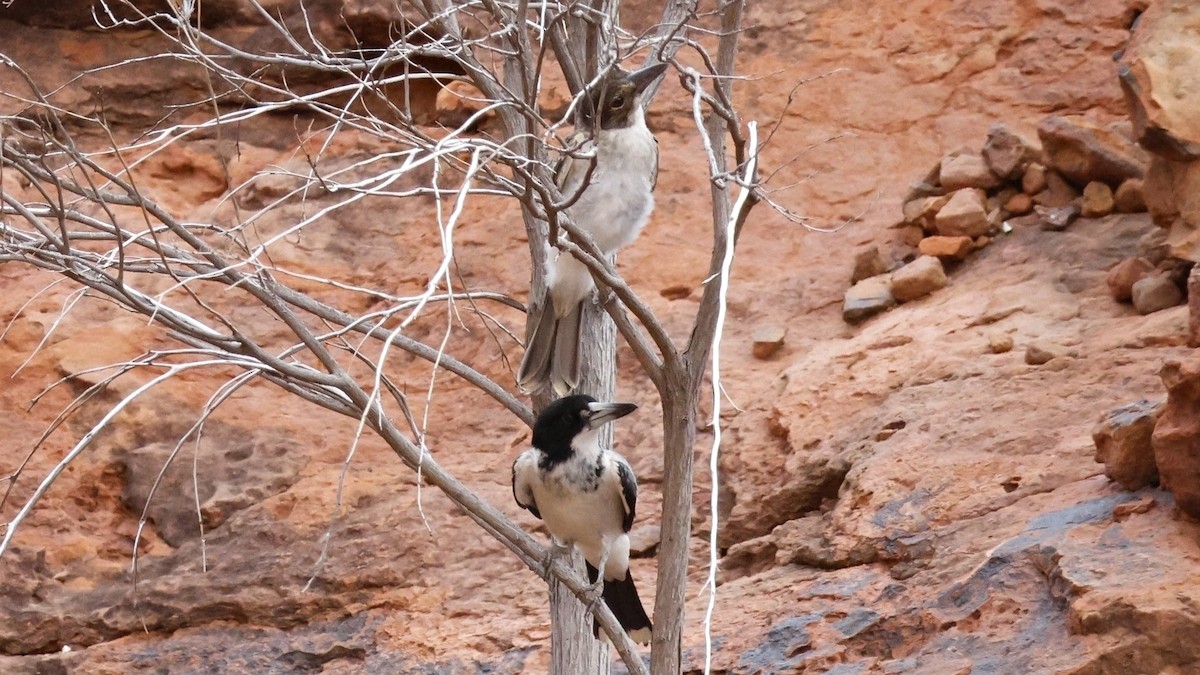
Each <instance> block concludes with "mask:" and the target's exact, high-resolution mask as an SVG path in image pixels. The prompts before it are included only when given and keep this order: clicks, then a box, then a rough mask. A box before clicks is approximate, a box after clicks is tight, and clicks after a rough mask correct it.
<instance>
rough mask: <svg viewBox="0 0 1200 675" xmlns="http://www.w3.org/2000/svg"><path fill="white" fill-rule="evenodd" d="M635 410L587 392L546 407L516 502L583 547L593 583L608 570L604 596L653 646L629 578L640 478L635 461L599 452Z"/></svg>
mask: <svg viewBox="0 0 1200 675" xmlns="http://www.w3.org/2000/svg"><path fill="white" fill-rule="evenodd" d="M636 409H637V406H636V405H634V404H632V403H599V402H597V401H596V399H594V398H592V397H591V396H585V395H576V396H568V397H566V398H561V399H559V400H557V401H555V402H553V403H551V404H550V405H548V406H546V408H545V409H544V410H542V412H541V414H539V415H538V417H537V421H536V422H535V423H534V425H533V447H532V448H530V449H529V450H526V451H525V452H523V453H521V455H520V456H519V457H517V461H515V462H513V497H515V498H516V500H517V504H519V505H520V506H522V507H523V508H526V509H528V510H529V512H530V513H532V514H533V515H534V516H536V517H538V518H541V519H542V520H544V521H545V522H546V528H547V529H549V530H550V534H551V535H553V536H554V538H555V539H556V540H558V541H559V542H562V543H563V544H567V545H569V544H574V545H575V546H577V547H579V550H580V551H581V552H582V553H583V558H584V560H585V561H586V562H587V571H588V578H589V580H590V581H591V582H592V583H596V581H597V578H598V570H600V569H603V570H604V587H603V590H602V591H601V597H602V598H603V599H604V602H605V603H606V604H607V605H608V607H609V609H611V610H612V612H613V614H614V615H615V616H616V617H617V621H618V622H620V624H621V627H622V628H624V629H625V632H627V633H629V637H630V638H632V639H633V640H634V641H635V642H640V643H642V644H646V643H648V642H650V637H651V628H650V617H648V616H646V610H645V608H644V607H642V601H641V599H640V598H638V592H637V587H636V586H635V585H634V583H633V575H632V574H630V573H629V528H630V527H632V526H633V515H634V507H636V506H637V479H636V478H634V475H633V469H631V468H630V466H629V462H627V461H625V458H624V457H621V456H620V455H618V454H617V453H615V452H613V451H612V450H608V449H606V448H602V447H600V441H599V438H598V436H599V434H600V427H601V426H603V425H605V424H607V423H609V422H611V421H613V420H615V419H617V418H620V417H624V416H625V415H628V414H629V413H631V412H633V411H634V410H636ZM597 630H598V629H597V628H596V626H595V625H593V631H597Z"/></svg>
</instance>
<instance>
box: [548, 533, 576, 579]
mask: <svg viewBox="0 0 1200 675" xmlns="http://www.w3.org/2000/svg"><path fill="white" fill-rule="evenodd" d="M570 551H571V545H570V544H563V543H559V541H558V540H551V542H550V545H549V546H547V547H546V557H545V558H543V559H542V569H543V572H544V573H545V576H547V577H549V576H550V568H551V567H553V566H554V561H555V560H557V559H558V557H559V556H561V555H565V554H567V553H570Z"/></svg>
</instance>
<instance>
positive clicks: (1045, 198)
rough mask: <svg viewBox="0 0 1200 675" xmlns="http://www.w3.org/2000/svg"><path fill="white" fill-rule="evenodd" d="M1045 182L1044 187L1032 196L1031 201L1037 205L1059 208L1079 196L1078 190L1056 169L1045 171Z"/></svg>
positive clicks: (1072, 201)
mask: <svg viewBox="0 0 1200 675" xmlns="http://www.w3.org/2000/svg"><path fill="white" fill-rule="evenodd" d="M1045 183H1046V187H1045V189H1043V190H1042V191H1041V192H1039V193H1037V194H1035V195H1034V196H1033V202H1034V203H1035V204H1037V205H1039V206H1047V207H1050V208H1059V207H1061V206H1067V205H1068V204H1072V203H1074V202H1075V200H1076V199H1077V198H1078V197H1079V192H1078V191H1077V190H1076V189H1075V188H1074V187H1072V186H1071V184H1070V183H1068V182H1067V181H1066V180H1065V179H1064V178H1063V177H1062V176H1060V175H1059V174H1058V172H1056V171H1046V175H1045Z"/></svg>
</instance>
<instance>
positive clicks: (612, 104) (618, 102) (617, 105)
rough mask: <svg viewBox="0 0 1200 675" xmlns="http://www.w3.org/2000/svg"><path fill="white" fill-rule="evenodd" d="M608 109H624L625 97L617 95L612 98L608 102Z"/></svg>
mask: <svg viewBox="0 0 1200 675" xmlns="http://www.w3.org/2000/svg"><path fill="white" fill-rule="evenodd" d="M608 107H609V108H611V109H613V110H619V109H621V108H624V107H625V97H624V96H621V95H620V94H617V95H616V96H614V97H612V100H611V101H609V102H608Z"/></svg>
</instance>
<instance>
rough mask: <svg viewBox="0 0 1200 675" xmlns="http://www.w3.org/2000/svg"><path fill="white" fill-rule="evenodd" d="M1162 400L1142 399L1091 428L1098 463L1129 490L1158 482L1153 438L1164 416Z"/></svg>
mask: <svg viewBox="0 0 1200 675" xmlns="http://www.w3.org/2000/svg"><path fill="white" fill-rule="evenodd" d="M1164 405H1165V404H1164V402H1163V401H1157V402H1152V401H1147V400H1145V399H1142V400H1140V401H1137V402H1135V403H1130V404H1129V405H1125V406H1121V407H1120V408H1116V409H1114V410H1110V411H1108V412H1107V413H1105V414H1104V415H1102V416H1101V417H1100V421H1099V422H1098V423H1097V424H1096V426H1095V427H1094V428H1093V429H1092V441H1093V442H1094V443H1095V444H1096V456H1095V459H1096V461H1097V462H1099V463H1101V464H1103V465H1104V475H1106V476H1108V477H1109V478H1111V479H1112V480H1114V481H1116V482H1118V483H1120V484H1121V487H1123V488H1125V489H1126V490H1140V489H1142V488H1144V487H1148V486H1150V485H1154V484H1155V483H1157V482H1158V465H1157V464H1155V463H1154V446H1153V444H1152V443H1151V440H1150V439H1151V436H1152V434H1153V433H1154V424H1155V423H1156V422H1158V416H1159V414H1161V413H1162V409H1163V406H1164Z"/></svg>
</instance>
